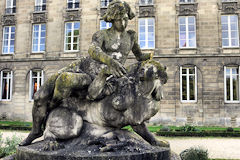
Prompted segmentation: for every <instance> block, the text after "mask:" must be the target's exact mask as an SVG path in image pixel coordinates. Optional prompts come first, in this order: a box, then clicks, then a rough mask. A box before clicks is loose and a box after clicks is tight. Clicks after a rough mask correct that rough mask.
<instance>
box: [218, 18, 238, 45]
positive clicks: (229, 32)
mask: <svg viewBox="0 0 240 160" xmlns="http://www.w3.org/2000/svg"><path fill="white" fill-rule="evenodd" d="M223 16H227V17H228V23H227V25H228V30H227V32H228V37H227V38H223V36H222V48H238V47H239V31H238V28H239V27H238V16H237V15H222V16H221V18H222V17H223ZM231 16H236V17H237V22H236V23H237V24H236V26H237V29H236V30H232V27H231V24H232V23H231V20H230V19H231V18H230V17H231ZM222 25H223V22H222V21H221V27H222ZM232 31H236V32H237V38H236V39H237V41H238V42H237V45H236V46H232V41H231V39H232V35H231V32H232ZM222 34H223V30H222ZM223 39H228V44H229V45H228V46H223Z"/></svg>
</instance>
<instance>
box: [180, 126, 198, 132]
mask: <svg viewBox="0 0 240 160" xmlns="http://www.w3.org/2000/svg"><path fill="white" fill-rule="evenodd" d="M176 131H182V132H195V131H197V128H196V127H194V126H190V125H185V126H182V127H179V128H178V129H176Z"/></svg>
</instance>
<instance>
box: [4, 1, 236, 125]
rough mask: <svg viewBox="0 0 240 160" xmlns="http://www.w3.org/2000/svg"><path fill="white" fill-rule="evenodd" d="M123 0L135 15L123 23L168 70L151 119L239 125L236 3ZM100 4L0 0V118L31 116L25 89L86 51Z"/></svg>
mask: <svg viewBox="0 0 240 160" xmlns="http://www.w3.org/2000/svg"><path fill="white" fill-rule="evenodd" d="M126 1H127V2H128V3H129V4H130V6H131V7H132V9H133V11H134V12H135V13H136V17H135V18H134V19H133V20H132V21H129V25H128V29H133V30H135V31H137V33H138V35H139V44H140V46H141V48H142V49H143V52H154V59H155V60H157V61H159V62H161V63H162V64H163V65H165V66H166V67H167V73H168V76H169V79H168V83H167V84H166V85H165V88H164V93H165V98H164V100H162V101H161V103H160V104H159V107H160V110H159V113H158V114H157V115H156V116H155V117H154V118H152V119H151V122H152V123H157V124H165V125H184V124H193V125H211V126H212V125H220V126H240V97H239V93H240V90H239V88H240V87H239V84H240V80H239V66H240V47H239V23H238V21H239V16H238V14H239V12H240V1H239V0H231V1H228V0H208V1H203V0H195V1H194V0H170V1H166V0H154V1H152V0H140V1H139V0H126ZM108 2H109V1H108V0H102V1H100V0H65V1H58V0H36V1H34V0H0V19H1V22H0V35H1V36H0V48H1V50H0V71H1V86H0V89H1V90H0V91H1V94H0V96H1V97H0V119H14V120H24V121H30V120H31V109H32V103H33V101H32V95H33V94H34V92H35V91H36V90H37V89H38V88H39V86H40V85H41V84H42V83H44V81H46V79H48V78H49V77H50V76H51V75H52V74H53V73H55V72H56V71H57V70H58V69H60V68H62V67H63V66H65V65H67V64H69V63H70V62H72V61H73V60H75V59H77V58H79V57H82V56H87V55H88V54H87V50H88V46H89V44H90V42H91V37H92V35H93V33H94V32H96V31H98V30H99V29H100V26H102V27H103V26H104V25H105V24H104V23H103V22H101V21H100V18H101V15H102V14H103V13H104V12H105V10H106V7H105V6H106V5H107V4H108ZM102 23H103V24H102ZM133 62H134V56H133V55H132V54H131V55H130V56H129V59H128V64H130V63H133Z"/></svg>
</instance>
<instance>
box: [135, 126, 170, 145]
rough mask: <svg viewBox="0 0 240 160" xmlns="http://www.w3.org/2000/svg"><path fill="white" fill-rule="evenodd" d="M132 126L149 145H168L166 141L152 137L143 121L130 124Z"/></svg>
mask: <svg viewBox="0 0 240 160" xmlns="http://www.w3.org/2000/svg"><path fill="white" fill-rule="evenodd" d="M132 128H133V130H134V131H135V132H136V133H137V134H139V135H140V136H141V137H142V138H143V139H145V140H146V141H147V142H148V143H150V144H151V145H153V146H160V147H170V145H169V143H168V142H167V141H158V140H157V139H156V138H155V137H154V135H153V134H152V133H151V132H150V131H149V130H148V128H147V126H146V125H145V123H144V122H143V123H142V124H139V125H136V126H132Z"/></svg>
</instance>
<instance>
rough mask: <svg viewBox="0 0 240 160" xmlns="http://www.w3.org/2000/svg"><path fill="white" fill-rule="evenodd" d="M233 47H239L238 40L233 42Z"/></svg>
mask: <svg viewBox="0 0 240 160" xmlns="http://www.w3.org/2000/svg"><path fill="white" fill-rule="evenodd" d="M231 45H232V47H234V46H235V47H237V46H238V40H237V39H232V40H231Z"/></svg>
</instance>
